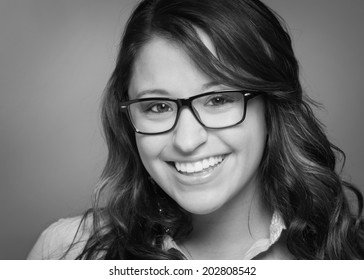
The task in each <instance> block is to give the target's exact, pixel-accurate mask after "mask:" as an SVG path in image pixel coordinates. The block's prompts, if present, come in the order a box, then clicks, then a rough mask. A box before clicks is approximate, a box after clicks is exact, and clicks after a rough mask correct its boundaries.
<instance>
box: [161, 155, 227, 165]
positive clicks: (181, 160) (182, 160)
mask: <svg viewBox="0 0 364 280" xmlns="http://www.w3.org/2000/svg"><path fill="white" fill-rule="evenodd" d="M226 155H227V154H226V153H225V154H224V153H222V154H215V155H208V156H203V157H199V158H191V159H186V158H183V159H171V160H166V162H168V163H174V162H179V163H195V162H198V161H203V160H204V159H208V158H210V157H219V156H222V157H226Z"/></svg>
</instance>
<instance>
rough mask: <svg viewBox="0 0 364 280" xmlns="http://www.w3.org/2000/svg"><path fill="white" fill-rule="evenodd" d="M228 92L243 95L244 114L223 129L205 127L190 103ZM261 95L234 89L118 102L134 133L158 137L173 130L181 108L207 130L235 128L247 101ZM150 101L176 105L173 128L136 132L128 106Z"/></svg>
mask: <svg viewBox="0 0 364 280" xmlns="http://www.w3.org/2000/svg"><path fill="white" fill-rule="evenodd" d="M228 92H240V93H241V94H242V95H243V98H244V114H243V116H242V118H241V120H240V121H238V122H236V123H234V124H232V125H229V126H223V127H209V126H206V125H205V124H204V123H203V122H202V121H201V120H200V118H199V117H198V115H197V113H196V111H195V109H194V108H193V106H192V101H193V100H195V99H197V98H200V97H203V96H206V95H211V94H218V93H228ZM262 93H264V92H262V91H247V90H240V89H235V90H216V91H209V92H204V93H201V94H198V95H194V96H191V97H189V98H175V99H172V98H166V97H150V98H149V97H148V98H139V99H133V100H129V101H124V102H120V108H121V111H122V112H123V113H125V114H126V115H127V117H128V119H129V122H130V123H131V124H132V127H133V128H134V131H135V132H136V133H139V134H144V135H158V134H163V133H167V132H169V131H171V130H173V129H174V128H175V127H176V125H177V122H178V120H179V116H180V114H181V111H182V108H183V107H187V108H189V109H190V111H191V112H192V114H193V116H194V117H195V119H196V120H197V121H198V122H199V123H200V124H201V125H202V126H203V127H205V128H208V129H223V128H229V127H233V126H236V125H238V124H240V123H242V122H243V121H244V120H245V116H246V108H247V104H248V101H249V100H250V99H253V98H254V97H257V96H258V95H260V94H262ZM152 100H158V101H168V102H173V103H176V104H177V115H176V120H175V122H174V124H173V126H172V127H171V128H170V129H167V130H164V131H162V132H153V133H151V132H142V131H140V130H138V129H137V128H136V127H135V125H134V123H133V120H132V117H131V116H130V110H129V105H131V104H133V103H137V102H140V101H152Z"/></svg>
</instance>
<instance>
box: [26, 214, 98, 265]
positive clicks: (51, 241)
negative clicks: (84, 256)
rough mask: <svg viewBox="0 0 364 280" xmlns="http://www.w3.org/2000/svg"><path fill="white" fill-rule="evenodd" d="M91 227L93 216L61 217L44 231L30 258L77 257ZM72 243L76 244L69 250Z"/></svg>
mask: <svg viewBox="0 0 364 280" xmlns="http://www.w3.org/2000/svg"><path fill="white" fill-rule="evenodd" d="M91 229H92V220H91V218H86V219H85V220H82V216H77V217H72V218H66V219H60V220H58V221H57V222H55V223H53V224H51V225H50V226H49V227H48V228H46V229H45V230H44V231H43V232H42V234H41V235H40V237H39V238H38V240H37V242H36V243H35V245H34V246H33V249H32V250H31V251H30V253H29V255H28V259H61V258H65V259H75V258H76V257H77V256H78V254H79V253H80V252H81V251H82V249H83V247H84V246H85V244H86V242H87V240H88V237H89V236H90V233H91ZM71 244H74V245H73V246H72V247H71V249H70V250H69V251H68V252H67V250H68V249H69V248H70V247H69V246H70V245H71ZM66 252H67V254H66V255H65V253H66Z"/></svg>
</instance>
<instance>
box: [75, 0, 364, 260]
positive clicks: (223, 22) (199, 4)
mask: <svg viewBox="0 0 364 280" xmlns="http://www.w3.org/2000/svg"><path fill="white" fill-rule="evenodd" d="M197 30H202V31H203V32H204V33H205V34H207V35H208V36H209V37H210V39H211V40H212V42H213V43H214V46H215V48H216V53H217V56H214V55H213V54H212V53H210V51H209V50H208V49H207V47H206V46H205V45H204V44H203V43H202V41H201V39H200V37H199V36H198V33H197ZM155 37H161V38H164V39H166V40H170V41H172V42H174V43H176V44H178V46H180V47H181V48H183V49H184V50H185V51H186V53H187V54H188V55H189V56H190V57H191V59H192V60H193V61H194V62H195V63H196V65H197V67H199V69H200V70H201V71H203V72H204V73H206V74H207V75H209V76H210V77H212V78H213V79H214V80H217V81H221V83H222V84H227V85H230V86H234V87H237V88H242V89H246V90H259V91H263V92H265V95H264V100H265V103H266V124H267V129H268V140H267V144H266V147H265V151H264V155H263V159H262V161H261V164H260V167H259V172H260V177H261V179H262V182H263V184H262V190H261V192H262V194H263V198H264V200H265V202H266V205H267V206H268V207H269V208H270V210H274V211H277V212H278V213H279V214H280V215H281V216H282V217H283V219H284V222H285V224H286V227H287V231H286V235H287V239H286V240H287V247H288V249H289V251H290V252H291V253H292V254H293V256H294V257H296V258H297V259H362V258H363V257H364V249H363V240H364V234H363V228H364V227H363V221H362V219H361V212H362V208H363V198H362V195H361V193H360V192H359V191H358V190H357V189H356V188H355V187H354V186H353V185H351V184H350V183H348V182H345V181H343V180H342V179H341V178H340V176H339V175H338V173H337V172H336V171H335V168H337V165H338V163H339V161H340V159H345V155H344V153H343V152H342V151H341V150H340V149H339V148H337V147H336V146H334V145H333V144H332V143H330V141H329V140H328V138H327V137H326V135H325V133H324V129H323V126H322V125H321V124H320V122H319V121H318V119H317V118H316V117H315V116H314V114H313V111H312V109H311V107H312V105H315V103H314V102H313V101H311V100H310V99H309V98H308V97H307V96H306V95H305V94H303V92H302V88H301V85H300V81H299V66H298V63H297V60H296V58H295V55H294V53H293V49H292V44H291V39H290V36H289V34H288V32H287V30H286V28H285V25H284V22H283V20H282V19H281V18H280V17H279V16H278V15H276V14H275V13H274V12H273V11H272V10H270V9H269V8H268V7H266V6H265V5H264V4H263V3H261V2H260V1H258V0H199V1H195V0H144V1H141V2H140V3H139V5H138V6H137V7H136V9H135V10H134V12H133V13H132V15H131V17H130V19H129V21H128V23H127V26H126V29H125V31H124V34H123V36H122V40H121V45H120V51H119V55H118V58H117V62H116V67H115V70H114V72H113V73H112V76H111V78H110V80H109V83H108V86H107V89H106V91H105V94H104V98H103V103H102V121H103V127H104V132H105V138H106V141H107V145H108V150H109V153H108V159H107V162H106V166H105V168H104V170H103V173H102V176H101V179H100V183H99V186H98V187H97V189H96V192H95V201H94V206H93V208H92V209H90V210H89V211H87V212H86V213H85V215H84V218H83V221H82V222H85V221H86V220H90V219H91V221H92V224H93V227H92V232H91V235H90V236H89V238H88V241H87V243H86V245H85V247H84V249H83V251H82V252H81V253H80V255H79V256H78V258H79V259H95V258H101V259H181V258H183V254H182V253H181V252H179V251H178V250H176V249H170V250H165V249H164V248H163V240H164V239H165V236H166V235H170V236H171V237H172V238H173V239H174V240H175V241H177V242H178V241H181V240H183V239H184V238H186V237H187V236H188V234H189V233H190V232H191V230H192V226H191V217H190V214H189V213H187V212H186V211H185V210H184V209H182V208H181V207H180V206H179V205H178V204H177V203H176V202H174V201H173V200H172V199H171V198H170V197H169V196H168V195H166V194H165V193H164V192H163V191H162V190H161V188H160V187H159V186H157V185H156V184H155V183H154V182H153V180H151V178H150V177H149V175H148V173H147V171H146V170H145V168H144V167H143V164H142V162H141V160H140V157H139V154H138V151H137V148H136V143H135V134H134V132H133V130H132V128H131V126H130V124H129V122H128V120H127V118H126V116H125V115H123V114H122V112H121V111H120V108H119V102H120V101H124V100H128V86H129V81H130V78H131V75H132V74H133V63H134V61H135V59H136V57H137V56H138V54H139V52H140V50H141V48H143V47H144V46H146V45H147V43H148V42H149V41H150V40H152V39H153V38H155ZM343 162H344V160H343ZM345 188H347V189H349V190H351V191H353V192H354V194H355V196H356V197H357V202H358V203H357V207H356V208H355V209H356V211H354V210H353V209H351V207H350V205H349V203H348V199H347V197H346V194H345V193H344V189H345ZM101 197H106V199H105V201H106V202H104V203H101Z"/></svg>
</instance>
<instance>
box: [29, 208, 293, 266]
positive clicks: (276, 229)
mask: <svg viewBox="0 0 364 280" xmlns="http://www.w3.org/2000/svg"><path fill="white" fill-rule="evenodd" d="M81 218H82V217H73V218H66V219H60V220H58V221H57V222H55V223H53V224H51V225H50V226H49V227H48V228H47V229H45V230H44V231H43V232H42V234H41V235H40V237H39V238H38V240H37V242H36V243H35V245H34V247H33V249H32V250H31V251H30V253H29V255H28V259H38V260H41V259H48V260H49V259H61V258H62V257H63V258H64V259H75V258H76V257H77V256H78V255H79V254H80V253H81V251H82V249H83V248H84V246H85V245H86V242H87V240H88V238H89V236H90V232H91V226H92V225H90V223H88V224H87V222H86V224H85V226H81V227H80V230H79V231H78V233H77V230H78V228H79V225H80V222H81ZM285 228H286V227H285V225H284V222H283V219H282V217H281V216H280V215H279V214H278V213H276V212H274V213H273V216H272V220H271V223H270V227H269V233H270V234H269V237H268V238H263V239H259V240H257V241H255V242H254V244H253V245H252V246H251V247H250V249H249V250H248V251H247V252H246V254H245V256H244V258H243V259H245V260H249V259H254V258H256V257H257V256H258V255H260V254H262V253H264V252H267V251H268V250H269V251H271V252H269V254H267V255H266V256H264V257H262V258H267V259H289V258H291V255H290V254H289V252H288V250H287V249H286V248H285V244H278V243H279V242H278V240H279V239H280V237H281V234H282V231H283V230H284V229H285ZM76 233H77V236H76V237H75V235H76ZM73 241H76V243H75V245H74V246H73V247H72V248H71V249H70V250H69V251H68V252H67V250H68V248H69V245H70V244H71V243H72V242H73ZM273 245H274V246H275V247H277V248H276V250H274V249H273V248H272V247H274V246H273ZM163 247H164V249H166V250H168V249H171V248H175V249H178V250H179V251H181V252H183V251H184V250H182V249H181V248H180V247H179V246H178V245H177V243H176V242H175V241H174V240H173V239H172V238H171V237H170V236H166V238H165V240H164V246H163ZM66 252H67V254H66V255H65V256H64V254H65V253H66ZM186 258H187V259H188V257H187V256H186Z"/></svg>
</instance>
